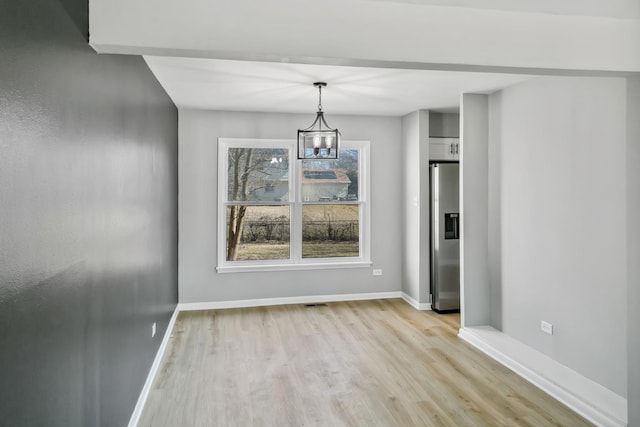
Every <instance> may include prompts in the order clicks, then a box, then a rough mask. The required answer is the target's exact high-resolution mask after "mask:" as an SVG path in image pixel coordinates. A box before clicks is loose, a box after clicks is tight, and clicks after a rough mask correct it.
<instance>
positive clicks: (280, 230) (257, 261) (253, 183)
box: [218, 138, 370, 272]
mask: <svg viewBox="0 0 640 427" xmlns="http://www.w3.org/2000/svg"><path fill="white" fill-rule="evenodd" d="M294 143H295V141H279V140H259V139H227V138H224V139H223V138H221V139H219V141H218V199H219V200H218V203H219V209H218V236H220V238H219V239H218V271H220V272H231V271H245V270H249V271H255V270H279V269H283V270H284V269H305V268H324V267H332V268H333V267H338V266H344V267H354V266H366V265H369V264H370V260H369V201H368V150H369V143H368V141H356V142H354V141H352V142H349V141H343V142H342V145H341V148H340V156H339V159H337V160H302V161H300V160H297V159H296V154H295V152H294V150H295V145H294Z"/></svg>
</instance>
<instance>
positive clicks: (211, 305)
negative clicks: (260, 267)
mask: <svg viewBox="0 0 640 427" xmlns="http://www.w3.org/2000/svg"><path fill="white" fill-rule="evenodd" d="M401 297H402V293H401V292H399V291H398V292H375V293H364V294H339V295H309V296H300V297H284V298H260V299H245V300H235V301H210V302H187V303H184V302H183V303H179V304H178V310H180V311H191V310H217V309H221V308H245V307H266V306H269V305H285V304H316V303H324V302H339V301H362V300H373V299H389V298H401Z"/></svg>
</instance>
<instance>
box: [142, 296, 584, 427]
mask: <svg viewBox="0 0 640 427" xmlns="http://www.w3.org/2000/svg"><path fill="white" fill-rule="evenodd" d="M459 321H460V320H459V316H458V315H438V314H435V313H432V312H421V311H417V310H415V309H413V308H412V307H411V306H409V305H408V304H406V303H405V302H404V301H402V300H399V299H392V300H377V301H360V302H348V303H329V304H327V305H326V306H315V307H306V306H304V305H287V306H274V307H261V308H245V309H229V310H209V311H192V312H182V313H180V315H179V317H178V319H177V322H176V325H175V329H174V331H173V335H172V337H171V341H170V343H169V347H168V349H167V352H166V354H165V358H164V360H163V362H162V367H161V370H160V372H159V374H158V376H157V378H156V381H155V383H154V385H153V387H152V390H151V393H150V395H149V399H148V401H147V405H146V407H145V409H144V412H143V414H142V418H141V421H140V424H139V425H140V426H512V425H518V426H536V427H538V426H588V425H591V424H589V423H588V422H587V421H585V420H584V419H583V418H581V417H580V416H578V415H576V414H575V413H574V412H572V411H571V410H569V409H568V408H566V407H565V406H563V405H562V404H560V403H559V402H557V401H556V400H554V399H553V398H551V397H549V396H548V395H546V394H545V393H543V392H541V391H540V390H538V389H537V388H536V387H534V386H532V385H531V384H529V383H528V382H526V381H525V380H523V379H521V378H520V377H519V376H517V375H516V374H514V373H512V372H511V371H509V370H508V369H507V368H505V367H503V366H502V365H500V364H498V363H497V362H495V361H493V360H491V359H490V358H488V357H486V356H485V355H484V354H482V353H480V352H479V351H477V350H475V349H474V348H473V347H471V346H470V345H468V344H466V343H465V342H463V341H462V340H460V339H459V338H457V336H456V333H457V331H458V327H459Z"/></svg>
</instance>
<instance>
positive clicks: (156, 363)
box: [129, 307, 179, 427]
mask: <svg viewBox="0 0 640 427" xmlns="http://www.w3.org/2000/svg"><path fill="white" fill-rule="evenodd" d="M178 312H179V310H178V308H177V307H176V308H175V310H173V315H171V319H170V320H169V324H168V325H167V329H166V331H164V336H163V337H162V342H161V343H160V347H158V352H157V353H156V357H155V359H153V364H152V365H151V369H149V374H148V375H147V380H146V381H145V382H144V386H143V387H142V391H141V392H140V396H138V402H137V403H136V407H135V408H134V409H133V413H132V414H131V418H130V419H129V427H136V426H137V425H138V422H139V421H140V416H141V415H142V410H143V409H144V405H145V403H147V398H148V397H149V392H150V391H151V386H152V385H153V381H154V380H155V378H156V374H157V373H158V369H160V362H161V361H162V357H163V356H164V352H165V351H166V350H167V345H168V344H169V338H170V337H171V333H172V332H173V327H174V325H175V324H176V318H177V317H178Z"/></svg>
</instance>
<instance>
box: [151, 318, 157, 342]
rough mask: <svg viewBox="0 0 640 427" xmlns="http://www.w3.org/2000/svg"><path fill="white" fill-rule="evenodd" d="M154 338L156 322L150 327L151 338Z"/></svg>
mask: <svg viewBox="0 0 640 427" xmlns="http://www.w3.org/2000/svg"><path fill="white" fill-rule="evenodd" d="M155 336H156V322H153V325H151V338H153V337H155Z"/></svg>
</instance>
